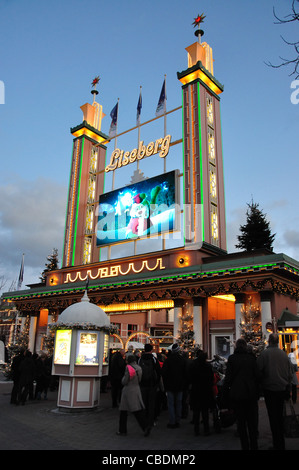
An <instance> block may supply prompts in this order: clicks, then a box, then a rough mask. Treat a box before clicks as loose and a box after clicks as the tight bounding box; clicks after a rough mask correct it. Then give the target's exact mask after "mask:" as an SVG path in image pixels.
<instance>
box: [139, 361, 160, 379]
mask: <svg viewBox="0 0 299 470" xmlns="http://www.w3.org/2000/svg"><path fill="white" fill-rule="evenodd" d="M154 361H155V359H154V358H153V357H149V358H147V359H145V358H144V357H143V356H141V358H140V359H139V363H138V364H139V366H140V367H141V369H142V378H141V385H146V386H150V385H155V384H156V383H157V379H158V375H157V371H156V368H155V362H154Z"/></svg>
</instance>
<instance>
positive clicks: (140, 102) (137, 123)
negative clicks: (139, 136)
mask: <svg viewBox="0 0 299 470" xmlns="http://www.w3.org/2000/svg"><path fill="white" fill-rule="evenodd" d="M141 108H142V96H141V87H140V95H139V100H138V103H137V116H136V126H139V125H140V114H141Z"/></svg>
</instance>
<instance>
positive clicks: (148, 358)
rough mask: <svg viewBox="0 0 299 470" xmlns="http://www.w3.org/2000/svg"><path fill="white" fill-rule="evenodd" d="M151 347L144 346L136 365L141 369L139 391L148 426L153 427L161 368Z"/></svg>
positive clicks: (148, 345)
mask: <svg viewBox="0 0 299 470" xmlns="http://www.w3.org/2000/svg"><path fill="white" fill-rule="evenodd" d="M152 350H153V346H152V345H151V344H149V343H147V344H145V345H144V351H143V353H142V354H141V357H140V358H139V361H138V365H139V366H140V367H141V369H142V379H141V382H140V390H141V394H142V399H143V403H144V406H145V410H146V415H147V419H148V422H149V425H150V426H153V425H154V421H155V411H156V400H157V391H158V385H159V382H160V377H161V367H160V364H159V362H158V361H157V359H156V358H155V357H154V356H153V353H152Z"/></svg>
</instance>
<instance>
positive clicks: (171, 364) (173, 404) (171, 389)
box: [162, 343, 187, 429]
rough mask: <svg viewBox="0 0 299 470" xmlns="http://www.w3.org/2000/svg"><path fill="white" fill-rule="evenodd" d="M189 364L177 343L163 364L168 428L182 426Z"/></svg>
mask: <svg viewBox="0 0 299 470" xmlns="http://www.w3.org/2000/svg"><path fill="white" fill-rule="evenodd" d="M186 374H187V364H186V360H185V358H184V357H183V356H182V355H181V354H180V346H179V345H178V344H177V343H175V344H173V345H172V347H171V349H170V350H169V354H168V356H167V358H166V360H165V362H164V363H163V367H162V378H163V383H164V388H165V391H166V396H167V404H168V416H169V423H168V425H167V427H168V428H170V429H173V428H177V427H179V426H180V420H181V415H182V399H183V390H184V388H185V384H186V380H187V376H186Z"/></svg>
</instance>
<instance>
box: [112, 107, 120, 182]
mask: <svg viewBox="0 0 299 470" xmlns="http://www.w3.org/2000/svg"><path fill="white" fill-rule="evenodd" d="M118 104H119V98H117V120H116V128H115V139H114V150H115V149H116V148H117V125H118ZM114 182H115V169H114V170H113V173H112V191H113V189H114Z"/></svg>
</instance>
